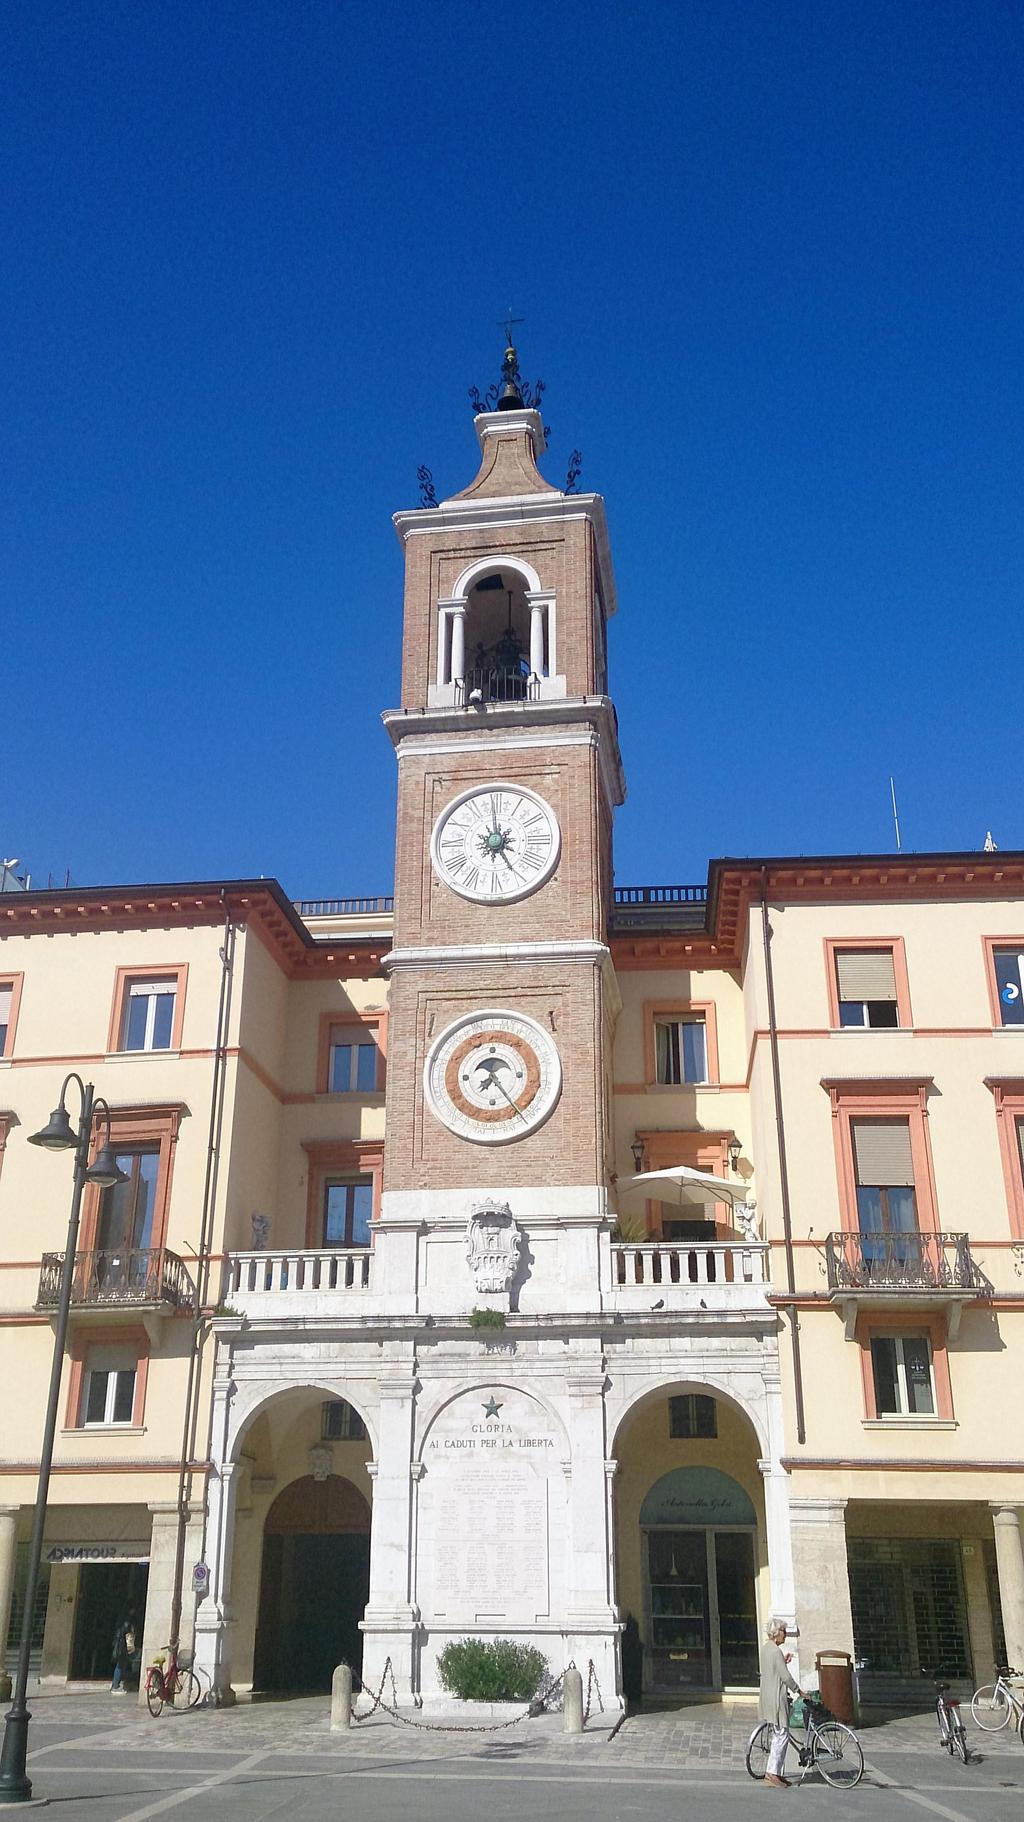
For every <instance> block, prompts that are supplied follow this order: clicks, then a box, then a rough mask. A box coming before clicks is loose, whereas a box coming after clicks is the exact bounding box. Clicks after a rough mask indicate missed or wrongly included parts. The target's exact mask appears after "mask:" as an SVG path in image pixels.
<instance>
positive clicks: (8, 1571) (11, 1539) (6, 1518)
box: [0, 1506, 18, 1670]
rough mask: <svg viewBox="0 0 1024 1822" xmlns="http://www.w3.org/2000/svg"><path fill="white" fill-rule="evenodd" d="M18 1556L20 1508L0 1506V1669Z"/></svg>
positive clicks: (3, 1663) (0, 1668)
mask: <svg viewBox="0 0 1024 1822" xmlns="http://www.w3.org/2000/svg"><path fill="white" fill-rule="evenodd" d="M17 1557H18V1508H17V1506H0V1670H3V1669H4V1667H5V1661H6V1660H5V1655H4V1654H5V1651H6V1647H7V1632H8V1628H9V1626H10V1623H11V1597H12V1596H13V1594H14V1566H15V1563H16V1561H17Z"/></svg>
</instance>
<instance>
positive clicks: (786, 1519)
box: [757, 1370, 803, 1677]
mask: <svg viewBox="0 0 1024 1822" xmlns="http://www.w3.org/2000/svg"><path fill="white" fill-rule="evenodd" d="M762 1387H763V1392H764V1425H765V1432H766V1440H767V1444H768V1454H767V1455H766V1456H765V1457H764V1458H763V1459H762V1460H760V1461H759V1462H758V1464H757V1465H758V1469H759V1470H760V1474H761V1479H762V1482H763V1485H764V1525H765V1541H766V1543H767V1546H768V1586H769V1600H770V1604H771V1612H770V1613H764V1614H762V1615H761V1616H760V1617H761V1623H762V1627H763V1626H764V1625H765V1624H766V1623H767V1621H768V1620H769V1619H779V1620H785V1622H786V1625H787V1626H792V1627H794V1628H795V1626H796V1623H797V1620H796V1592H795V1588H794V1581H793V1535H792V1532H791V1530H790V1499H789V1475H788V1474H787V1472H786V1470H785V1468H784V1467H783V1466H782V1457H783V1455H784V1454H785V1452H786V1419H785V1412H784V1410H783V1405H782V1380H781V1378H780V1376H779V1374H778V1371H777V1370H774V1371H765V1372H764V1373H763V1374H762ZM802 1644H803V1641H802V1640H801V1639H800V1638H795V1639H794V1640H793V1642H792V1651H793V1674H794V1675H795V1676H796V1677H799V1675H800V1669H799V1665H800V1656H801V1647H802Z"/></svg>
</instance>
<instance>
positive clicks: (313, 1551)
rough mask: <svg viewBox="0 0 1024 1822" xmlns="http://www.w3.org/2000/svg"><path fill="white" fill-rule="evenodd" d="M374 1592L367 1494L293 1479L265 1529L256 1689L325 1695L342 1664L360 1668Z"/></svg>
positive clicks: (331, 1482)
mask: <svg viewBox="0 0 1024 1822" xmlns="http://www.w3.org/2000/svg"><path fill="white" fill-rule="evenodd" d="M369 1588H370V1508H369V1506H368V1505H367V1502H366V1500H365V1499H364V1498H363V1495H362V1494H361V1493H360V1492H359V1490H358V1488H357V1487H354V1486H353V1485H352V1482H351V1481H349V1480H345V1479H343V1478H342V1476H341V1475H338V1474H329V1475H328V1476H327V1478H326V1479H325V1480H314V1478H313V1476H312V1475H311V1474H305V1475H303V1476H302V1477H301V1478H300V1479H298V1480H293V1481H292V1482H291V1483H290V1485H289V1486H287V1487H285V1488H284V1489H283V1490H282V1492H280V1493H279V1494H278V1496H277V1498H276V1499H275V1501H274V1503H273V1505H272V1506H271V1508H270V1510H269V1512H268V1513H267V1517H266V1522H265V1524H264V1527H263V1566H262V1574H261V1580H260V1606H259V1619H258V1622H257V1627H256V1653H255V1662H254V1675H253V1684H254V1687H255V1688H256V1689H260V1690H266V1691H282V1690H310V1691H312V1690H326V1689H329V1688H330V1686H331V1677H332V1675H333V1672H334V1670H335V1667H336V1666H337V1665H338V1664H339V1663H341V1662H342V1661H343V1660H344V1661H345V1662H346V1663H349V1664H351V1665H352V1666H353V1668H354V1669H355V1670H359V1669H360V1667H361V1664H362V1634H361V1632H360V1631H359V1621H360V1620H361V1619H362V1617H363V1612H364V1609H365V1607H366V1601H367V1597H368V1594H369Z"/></svg>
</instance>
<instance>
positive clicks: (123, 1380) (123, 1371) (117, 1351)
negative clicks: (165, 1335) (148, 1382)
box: [79, 1347, 138, 1427]
mask: <svg viewBox="0 0 1024 1822" xmlns="http://www.w3.org/2000/svg"><path fill="white" fill-rule="evenodd" d="M137 1372H138V1358H137V1356H136V1354H135V1350H134V1349H133V1348H127V1347H119V1348H90V1350H89V1353H88V1355H87V1357H86V1362H85V1372H84V1374H83V1376H82V1406H81V1416H80V1419H79V1421H80V1423H81V1424H82V1425H83V1426H86V1425H88V1426H92V1425H103V1426H105V1427H107V1426H109V1425H111V1424H130V1423H131V1421H132V1416H133V1413H134V1410H135V1380H136V1375H137Z"/></svg>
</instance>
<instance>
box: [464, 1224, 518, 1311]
mask: <svg viewBox="0 0 1024 1822" xmlns="http://www.w3.org/2000/svg"><path fill="white" fill-rule="evenodd" d="M522 1244H523V1235H522V1229H521V1228H520V1226H519V1223H518V1221H516V1219H515V1217H514V1216H513V1214H512V1210H511V1209H510V1208H509V1205H508V1203H507V1202H478V1203H477V1204H476V1206H475V1207H474V1208H473V1210H472V1212H471V1214H470V1217H469V1223H468V1225H467V1228H466V1260H467V1262H468V1265H469V1269H470V1271H471V1272H472V1274H473V1282H474V1284H475V1285H476V1288H477V1290H478V1291H482V1292H490V1293H491V1294H492V1295H494V1294H496V1293H497V1292H499V1291H507V1290H508V1288H509V1286H510V1284H511V1283H512V1280H513V1278H514V1277H515V1275H516V1268H517V1266H518V1264H519V1254H520V1251H521V1250H522Z"/></svg>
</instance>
